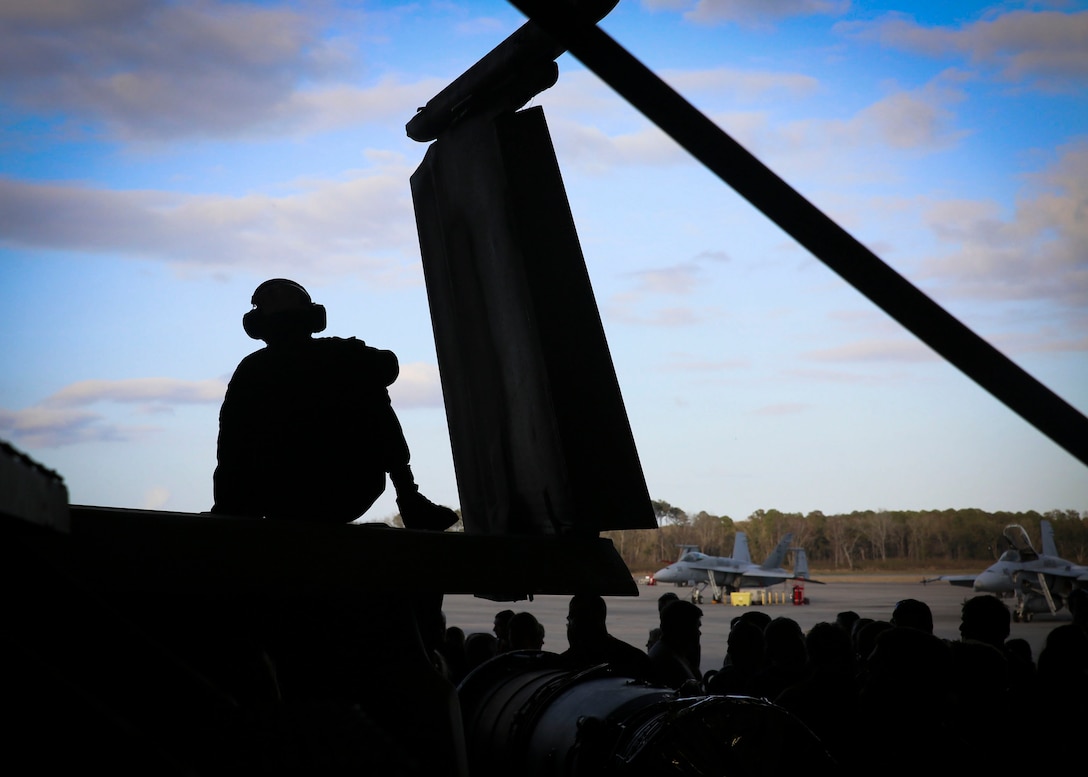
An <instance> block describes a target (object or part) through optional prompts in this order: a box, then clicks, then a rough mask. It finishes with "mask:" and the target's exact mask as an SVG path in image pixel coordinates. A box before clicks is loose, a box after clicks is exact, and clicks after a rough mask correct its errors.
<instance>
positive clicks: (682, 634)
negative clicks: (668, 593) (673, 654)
mask: <svg viewBox="0 0 1088 777" xmlns="http://www.w3.org/2000/svg"><path fill="white" fill-rule="evenodd" d="M702 622H703V611H702V610H701V609H700V608H699V607H697V606H695V605H694V604H692V603H691V602H686V601H684V600H683V599H677V600H676V601H675V602H669V603H668V604H667V605H665V609H663V610H662V611H661V642H662V643H663V644H664V645H666V646H668V648H669V649H670V650H674V651H678V652H679V653H681V654H683V655H684V657H685V658H686V660H687V661H688V662H689V663H691V665H692V667H693V668H695V669H698V668H699V662H700V656H701V645H700V637H702V631H701V627H702Z"/></svg>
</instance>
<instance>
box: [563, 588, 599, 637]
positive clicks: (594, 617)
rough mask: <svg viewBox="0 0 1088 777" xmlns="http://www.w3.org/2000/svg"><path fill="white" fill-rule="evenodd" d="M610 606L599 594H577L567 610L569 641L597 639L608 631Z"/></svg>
mask: <svg viewBox="0 0 1088 777" xmlns="http://www.w3.org/2000/svg"><path fill="white" fill-rule="evenodd" d="M607 617H608V605H607V604H605V601H604V598H603V597H601V596H598V595H597V594H575V595H574V596H572V597H571V599H570V605H569V606H568V608H567V641H568V642H570V643H571V644H572V645H573V644H574V643H575V642H577V641H578V640H579V639H583V640H584V639H586V638H590V637H596V636H599V635H601V634H603V633H604V632H605V631H606V628H605V620H606V619H607Z"/></svg>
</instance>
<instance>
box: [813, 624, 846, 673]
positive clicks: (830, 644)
mask: <svg viewBox="0 0 1088 777" xmlns="http://www.w3.org/2000/svg"><path fill="white" fill-rule="evenodd" d="M805 651H806V652H807V654H808V661H809V665H810V666H812V667H814V668H819V669H826V670H829V671H833V672H850V671H852V670H853V669H854V645H853V642H852V641H851V639H850V635H849V634H847V633H846V630H845V629H843V628H842V627H841V626H839V625H837V624H835V623H827V622H821V623H817V624H816V625H815V626H813V627H812V628H811V629H809V630H808V634H806V635H805Z"/></svg>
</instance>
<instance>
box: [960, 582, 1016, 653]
mask: <svg viewBox="0 0 1088 777" xmlns="http://www.w3.org/2000/svg"><path fill="white" fill-rule="evenodd" d="M1011 624H1012V613H1010V612H1009V608H1008V605H1006V604H1005V603H1004V602H1003V601H1001V600H1000V599H998V598H997V597H996V596H990V595H989V594H979V595H978V596H972V597H971V598H970V599H968V600H966V601H965V602H964V603H963V608H962V609H961V610H960V636H961V637H962V638H963V639H971V640H975V641H977V642H985V643H987V644H989V645H993V646H994V647H1001V646H1002V645H1004V644H1005V640H1006V639H1008V638H1009V631H1010V630H1011V628H1012V625H1011Z"/></svg>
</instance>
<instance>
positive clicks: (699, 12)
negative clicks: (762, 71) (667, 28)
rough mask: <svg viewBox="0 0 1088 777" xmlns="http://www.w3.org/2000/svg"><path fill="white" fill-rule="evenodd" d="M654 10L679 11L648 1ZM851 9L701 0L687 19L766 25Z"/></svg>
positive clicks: (797, 1) (828, 1) (845, 4)
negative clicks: (657, 7) (655, 8)
mask: <svg viewBox="0 0 1088 777" xmlns="http://www.w3.org/2000/svg"><path fill="white" fill-rule="evenodd" d="M647 5H649V6H650V7H651V8H652V7H655V6H662V7H666V8H670V9H676V8H677V4H676V3H673V2H660V1H659V2H652V1H651V2H648V3H647ZM849 8H850V0H697V2H696V3H695V7H694V8H692V9H691V10H689V11H687V12H686V13H685V14H684V18H686V19H689V20H690V21H693V22H697V23H700V24H721V23H724V22H735V23H737V24H741V25H746V26H762V25H765V24H768V23H770V22H777V21H781V20H783V19H788V18H790V17H793V16H817V15H832V16H838V15H840V14H843V13H846V11H847V10H849Z"/></svg>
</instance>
